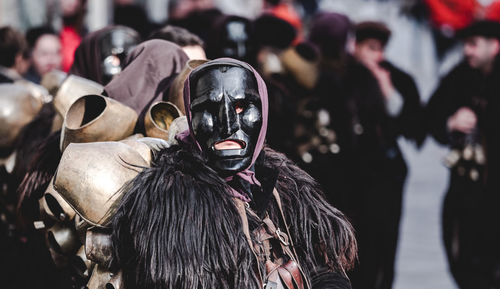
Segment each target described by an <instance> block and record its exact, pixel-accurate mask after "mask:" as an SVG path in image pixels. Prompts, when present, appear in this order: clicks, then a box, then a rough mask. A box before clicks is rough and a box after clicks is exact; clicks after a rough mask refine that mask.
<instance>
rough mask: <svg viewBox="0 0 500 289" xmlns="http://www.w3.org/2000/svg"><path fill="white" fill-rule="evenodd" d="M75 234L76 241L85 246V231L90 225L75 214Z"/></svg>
mask: <svg viewBox="0 0 500 289" xmlns="http://www.w3.org/2000/svg"><path fill="white" fill-rule="evenodd" d="M74 224H75V230H76V234H77V235H78V240H80V242H81V243H82V244H85V239H86V238H87V230H88V229H89V228H90V227H92V225H91V224H89V223H87V222H86V221H85V220H84V219H83V218H82V217H80V215H78V214H76V216H75V219H74Z"/></svg>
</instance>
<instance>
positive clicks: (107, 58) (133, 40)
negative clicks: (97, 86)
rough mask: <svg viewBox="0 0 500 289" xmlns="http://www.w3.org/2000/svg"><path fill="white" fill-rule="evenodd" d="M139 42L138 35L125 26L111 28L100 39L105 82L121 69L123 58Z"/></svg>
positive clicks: (123, 62)
mask: <svg viewBox="0 0 500 289" xmlns="http://www.w3.org/2000/svg"><path fill="white" fill-rule="evenodd" d="M139 42H140V40H139V35H138V34H137V33H136V32H135V31H134V30H132V29H129V28H126V27H123V28H117V29H113V30H111V31H110V32H109V33H108V34H106V35H104V37H103V38H101V39H100V48H101V52H102V54H101V55H102V57H101V61H102V71H103V75H104V81H105V83H108V82H109V81H111V79H112V78H113V76H115V75H117V74H119V73H120V72H121V71H122V69H123V66H124V64H125V58H126V57H127V55H128V54H129V52H130V51H132V49H134V48H135V46H136V45H137V44H138V43H139Z"/></svg>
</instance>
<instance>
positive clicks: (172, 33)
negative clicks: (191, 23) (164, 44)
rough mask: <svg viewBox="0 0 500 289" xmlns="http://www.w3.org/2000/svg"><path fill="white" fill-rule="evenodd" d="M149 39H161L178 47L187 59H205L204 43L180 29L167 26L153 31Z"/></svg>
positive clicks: (185, 30)
mask: <svg viewBox="0 0 500 289" xmlns="http://www.w3.org/2000/svg"><path fill="white" fill-rule="evenodd" d="M149 39H163V40H167V41H170V42H173V43H175V44H177V45H179V46H180V47H181V48H182V50H184V52H185V53H186V54H187V55H188V57H189V59H207V56H206V54H205V50H204V48H203V47H204V45H205V44H204V42H203V40H201V38H200V37H198V36H197V35H196V34H194V33H191V32H189V31H188V30H187V29H184V28H182V27H178V26H174V25H167V26H165V27H163V28H161V29H158V30H156V31H153V33H151V35H150V36H149Z"/></svg>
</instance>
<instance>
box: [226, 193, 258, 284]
mask: <svg viewBox="0 0 500 289" xmlns="http://www.w3.org/2000/svg"><path fill="white" fill-rule="evenodd" d="M233 200H234V204H235V205H236V209H237V210H238V213H239V214H240V219H241V226H242V227H243V233H244V234H245V237H246V239H247V242H248V245H249V246H250V250H252V254H253V255H254V257H255V261H256V263H257V277H258V278H259V283H260V285H261V286H262V287H264V283H263V278H262V276H261V272H262V271H261V270H260V262H259V258H258V257H257V254H256V253H255V249H254V247H253V241H252V238H251V237H250V227H249V226H248V218H247V212H246V206H247V203H245V202H243V201H242V200H240V199H239V198H233Z"/></svg>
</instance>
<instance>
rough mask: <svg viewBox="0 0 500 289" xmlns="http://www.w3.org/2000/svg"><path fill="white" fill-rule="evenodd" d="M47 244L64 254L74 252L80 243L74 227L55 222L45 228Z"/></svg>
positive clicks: (67, 254)
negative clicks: (48, 227)
mask: <svg viewBox="0 0 500 289" xmlns="http://www.w3.org/2000/svg"><path fill="white" fill-rule="evenodd" d="M46 241H47V245H48V247H49V248H51V249H53V250H54V251H55V252H57V253H59V254H63V255H66V256H69V255H72V254H75V253H76V252H77V250H78V248H79V247H80V246H81V245H82V244H81V243H80V241H79V240H78V236H77V234H76V232H75V229H74V228H73V227H72V226H69V225H68V224H62V223H56V224H55V225H54V226H53V227H52V228H50V229H48V230H47V240H46Z"/></svg>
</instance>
